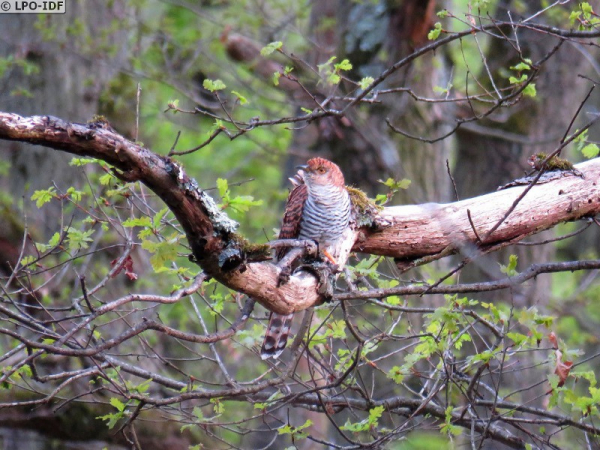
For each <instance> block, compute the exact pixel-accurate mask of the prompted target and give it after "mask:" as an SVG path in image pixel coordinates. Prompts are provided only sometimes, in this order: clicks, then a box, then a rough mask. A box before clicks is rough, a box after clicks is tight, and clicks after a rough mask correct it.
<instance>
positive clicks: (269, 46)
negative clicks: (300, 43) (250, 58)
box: [260, 41, 283, 56]
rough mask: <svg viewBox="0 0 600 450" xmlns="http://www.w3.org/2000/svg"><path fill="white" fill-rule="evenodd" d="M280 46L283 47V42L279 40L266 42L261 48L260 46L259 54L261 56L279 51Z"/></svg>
mask: <svg viewBox="0 0 600 450" xmlns="http://www.w3.org/2000/svg"><path fill="white" fill-rule="evenodd" d="M281 47H283V42H281V41H275V42H271V43H270V44H267V45H265V46H264V47H263V48H261V50H260V54H261V55H262V56H268V55H270V54H271V53H273V52H274V51H276V50H278V51H280V50H281Z"/></svg>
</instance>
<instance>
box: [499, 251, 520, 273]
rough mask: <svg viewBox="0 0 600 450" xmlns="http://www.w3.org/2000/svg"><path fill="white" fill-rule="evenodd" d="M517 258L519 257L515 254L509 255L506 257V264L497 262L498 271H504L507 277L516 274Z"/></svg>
mask: <svg viewBox="0 0 600 450" xmlns="http://www.w3.org/2000/svg"><path fill="white" fill-rule="evenodd" d="M518 259H519V258H518V257H517V255H510V256H509V257H508V265H507V266H505V265H504V264H500V263H499V264H500V272H502V273H505V274H506V275H508V276H509V277H514V276H515V275H518V274H519V272H517V271H516V270H515V269H516V268H517V261H518Z"/></svg>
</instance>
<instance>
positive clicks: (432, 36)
mask: <svg viewBox="0 0 600 450" xmlns="http://www.w3.org/2000/svg"><path fill="white" fill-rule="evenodd" d="M441 32H442V24H441V23H440V22H436V23H435V25H434V28H433V30H431V31H430V32H429V33H428V34H427V39H429V40H430V41H435V40H436V39H437V38H438V37H440V33H441Z"/></svg>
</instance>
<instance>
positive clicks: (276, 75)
mask: <svg viewBox="0 0 600 450" xmlns="http://www.w3.org/2000/svg"><path fill="white" fill-rule="evenodd" d="M280 78H281V72H274V73H273V84H274V85H275V86H279V79H280Z"/></svg>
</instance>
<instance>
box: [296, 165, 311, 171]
mask: <svg viewBox="0 0 600 450" xmlns="http://www.w3.org/2000/svg"><path fill="white" fill-rule="evenodd" d="M296 169H299V170H304V171H305V172H306V171H308V166H307V165H306V164H302V165H300V166H296Z"/></svg>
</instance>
